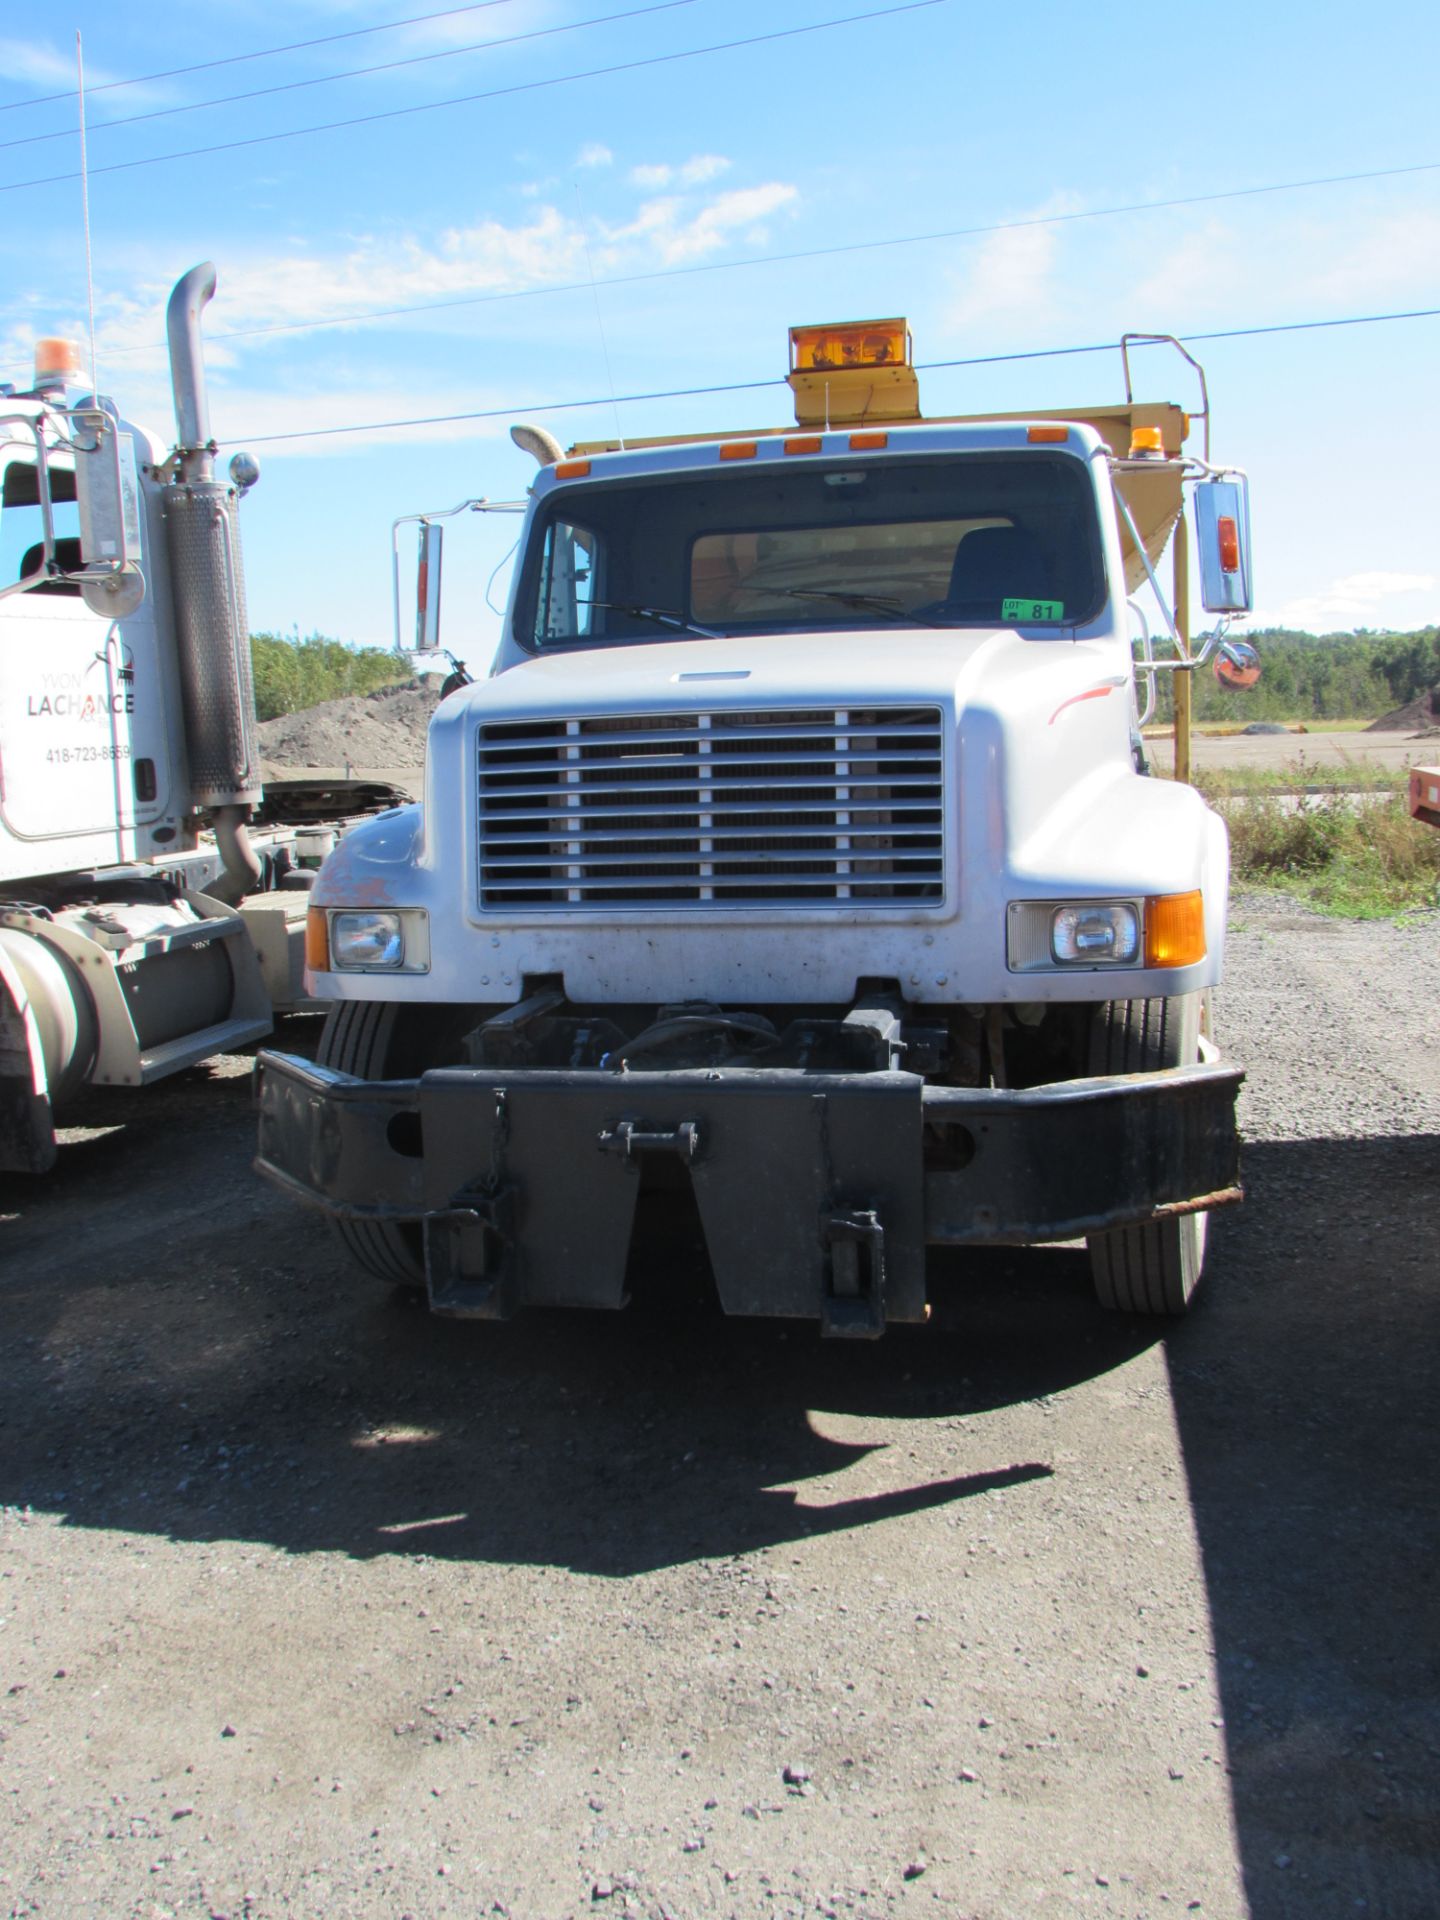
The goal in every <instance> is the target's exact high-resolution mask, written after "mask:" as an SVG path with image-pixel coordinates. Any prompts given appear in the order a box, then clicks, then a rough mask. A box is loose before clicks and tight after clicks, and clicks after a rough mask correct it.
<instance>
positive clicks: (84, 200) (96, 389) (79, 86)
mask: <svg viewBox="0 0 1440 1920" xmlns="http://www.w3.org/2000/svg"><path fill="white" fill-rule="evenodd" d="M75 80H76V93H77V94H78V96H79V102H80V206H81V211H82V213H83V215H84V220H85V297H86V300H87V301H88V303H89V307H90V395H91V398H92V399H93V400H95V401H98V400H99V398H100V383H99V381H98V380H97V378H96V374H95V262H94V256H93V254H92V252H91V248H90V161H89V158H88V155H87V154H86V150H85V48H84V45H83V43H82V41H81V39H80V29H79V28H78V27H77V28H76V29H75Z"/></svg>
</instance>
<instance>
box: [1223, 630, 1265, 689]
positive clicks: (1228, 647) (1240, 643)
mask: <svg viewBox="0 0 1440 1920" xmlns="http://www.w3.org/2000/svg"><path fill="white" fill-rule="evenodd" d="M1215 678H1216V679H1217V680H1218V681H1219V682H1220V684H1221V686H1222V687H1228V688H1230V690H1231V691H1232V692H1235V693H1244V692H1246V691H1247V690H1248V689H1249V688H1250V687H1253V686H1254V685H1255V684H1256V682H1257V681H1258V680H1259V678H1260V656H1259V654H1258V653H1257V652H1256V651H1255V649H1254V647H1252V646H1251V645H1250V643H1249V641H1248V640H1222V641H1221V642H1220V647H1219V650H1218V652H1217V653H1216V655H1215Z"/></svg>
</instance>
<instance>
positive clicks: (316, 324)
mask: <svg viewBox="0 0 1440 1920" xmlns="http://www.w3.org/2000/svg"><path fill="white" fill-rule="evenodd" d="M1437 171H1440V160H1426V161H1421V162H1419V163H1418V164H1416V165H1415V166H1409V167H1380V168H1376V169H1374V170H1372V171H1369V172H1364V173H1330V174H1322V175H1320V176H1318V177H1317V178H1315V179H1313V180H1278V181H1273V182H1270V183H1268V184H1265V185H1262V186H1254V187H1230V188H1226V189H1223V190H1221V191H1219V192H1216V193H1191V194H1182V195H1178V196H1172V197H1171V198H1170V199H1167V200H1131V201H1126V202H1123V203H1122V204H1120V205H1118V206H1113V207H1091V208H1089V209H1088V210H1087V211H1085V212H1080V213H1040V214H1032V215H1028V216H1026V217H1025V218H1024V219H1020V220H991V221H987V222H985V223H984V224H982V225H979V226H970V227H941V228H938V229H937V230H936V231H934V232H932V233H899V234H891V235H888V236H886V237H885V238H884V239H880V240H848V241H843V242H837V243H836V244H835V245H833V246H828V247H802V248H798V249H795V250H793V251H791V252H789V253H760V254H752V255H749V256H747V257H745V258H742V259H739V260H706V261H700V262H696V263H694V264H692V265H690V266H687V267H655V268H651V269H650V270H649V271H647V272H644V273H617V274H611V275H609V276H608V277H602V278H599V279H596V280H591V279H589V278H587V279H584V280H557V281H550V282H548V283H547V284H546V285H545V286H542V287H513V288H509V289H507V290H506V291H505V292H503V293H471V294H462V295H460V296H458V297H457V298H455V299H452V300H422V301H418V302H416V303H415V304H414V305H412V306H405V307H376V308H372V309H371V310H370V311H369V312H368V313H345V314H336V315H335V316H333V317H332V318H330V319H326V320H281V321H277V322H276V323H275V324H274V325H273V326H266V327H232V328H231V329H230V330H229V331H228V332H225V333H207V335H206V338H207V339H208V340H214V341H221V340H254V339H259V338H262V337H265V336H268V335H271V334H278V333H313V332H314V331H316V330H317V329H329V328H332V327H359V326H367V325H370V324H371V323H373V322H375V321H379V320H402V319H408V318H410V317H411V316H413V315H415V314H419V313H447V312H450V311H451V310H452V309H454V308H457V307H483V306H490V305H493V304H494V303H495V302H497V301H501V300H536V299H540V298H543V297H545V296H547V295H550V294H556V293H586V292H589V291H590V289H591V288H592V287H632V286H639V285H643V284H648V283H649V282H651V281H655V280H681V279H688V278H689V277H691V276H692V275H694V274H698V273H729V272H731V271H732V269H733V270H739V269H740V268H743V267H774V266H785V265H789V264H792V263H794V262H795V261H798V260H824V259H830V258H832V257H834V256H835V255H838V254H846V253H871V252H875V251H876V250H878V249H879V248H882V247H917V246H923V245H926V244H928V243H931V242H933V241H937V240H973V239H979V238H982V237H983V236H984V235H986V234H991V233H1013V232H1015V231H1016V230H1017V229H1019V228H1023V227H1048V226H1060V225H1064V224H1066V223H1070V222H1075V221H1080V220H1111V219H1117V218H1119V217H1120V216H1121V215H1124V214H1132V213H1164V212H1167V211H1173V210H1174V209H1175V208H1177V207H1201V206H1206V205H1208V204H1210V203H1211V202H1213V201H1217V200H1244V199H1254V198H1257V197H1259V196H1261V195H1264V194H1272V193H1299V192H1301V191H1303V190H1304V189H1306V188H1311V187H1335V186H1348V185H1350V184H1352V183H1354V182H1356V181H1365V180H1388V179H1393V178H1395V177H1397V176H1399V175H1403V174H1411V173H1433V172H1437ZM164 350H165V343H164V341H163V340H157V341H155V342H154V343H153V344H150V345H146V346H128V347H119V346H117V347H107V348H106V350H105V351H106V357H107V358H111V357H113V356H114V355H117V354H126V353H163V352H164Z"/></svg>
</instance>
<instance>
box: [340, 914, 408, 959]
mask: <svg viewBox="0 0 1440 1920" xmlns="http://www.w3.org/2000/svg"><path fill="white" fill-rule="evenodd" d="M330 964H331V965H332V966H333V967H336V968H341V967H403V966H404V964H405V930H404V927H403V925H402V924H401V919H400V915H399V914H398V913H335V914H332V915H331V916H330Z"/></svg>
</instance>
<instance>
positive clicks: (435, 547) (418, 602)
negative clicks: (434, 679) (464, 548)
mask: <svg viewBox="0 0 1440 1920" xmlns="http://www.w3.org/2000/svg"><path fill="white" fill-rule="evenodd" d="M444 544H445V529H444V528H443V527H442V526H439V525H437V524H436V523H435V522H434V521H433V520H422V521H421V522H420V552H419V556H418V560H417V565H416V569H415V651H416V652H417V653H436V652H438V651H439V647H440V559H441V551H442V548H443V547H444Z"/></svg>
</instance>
